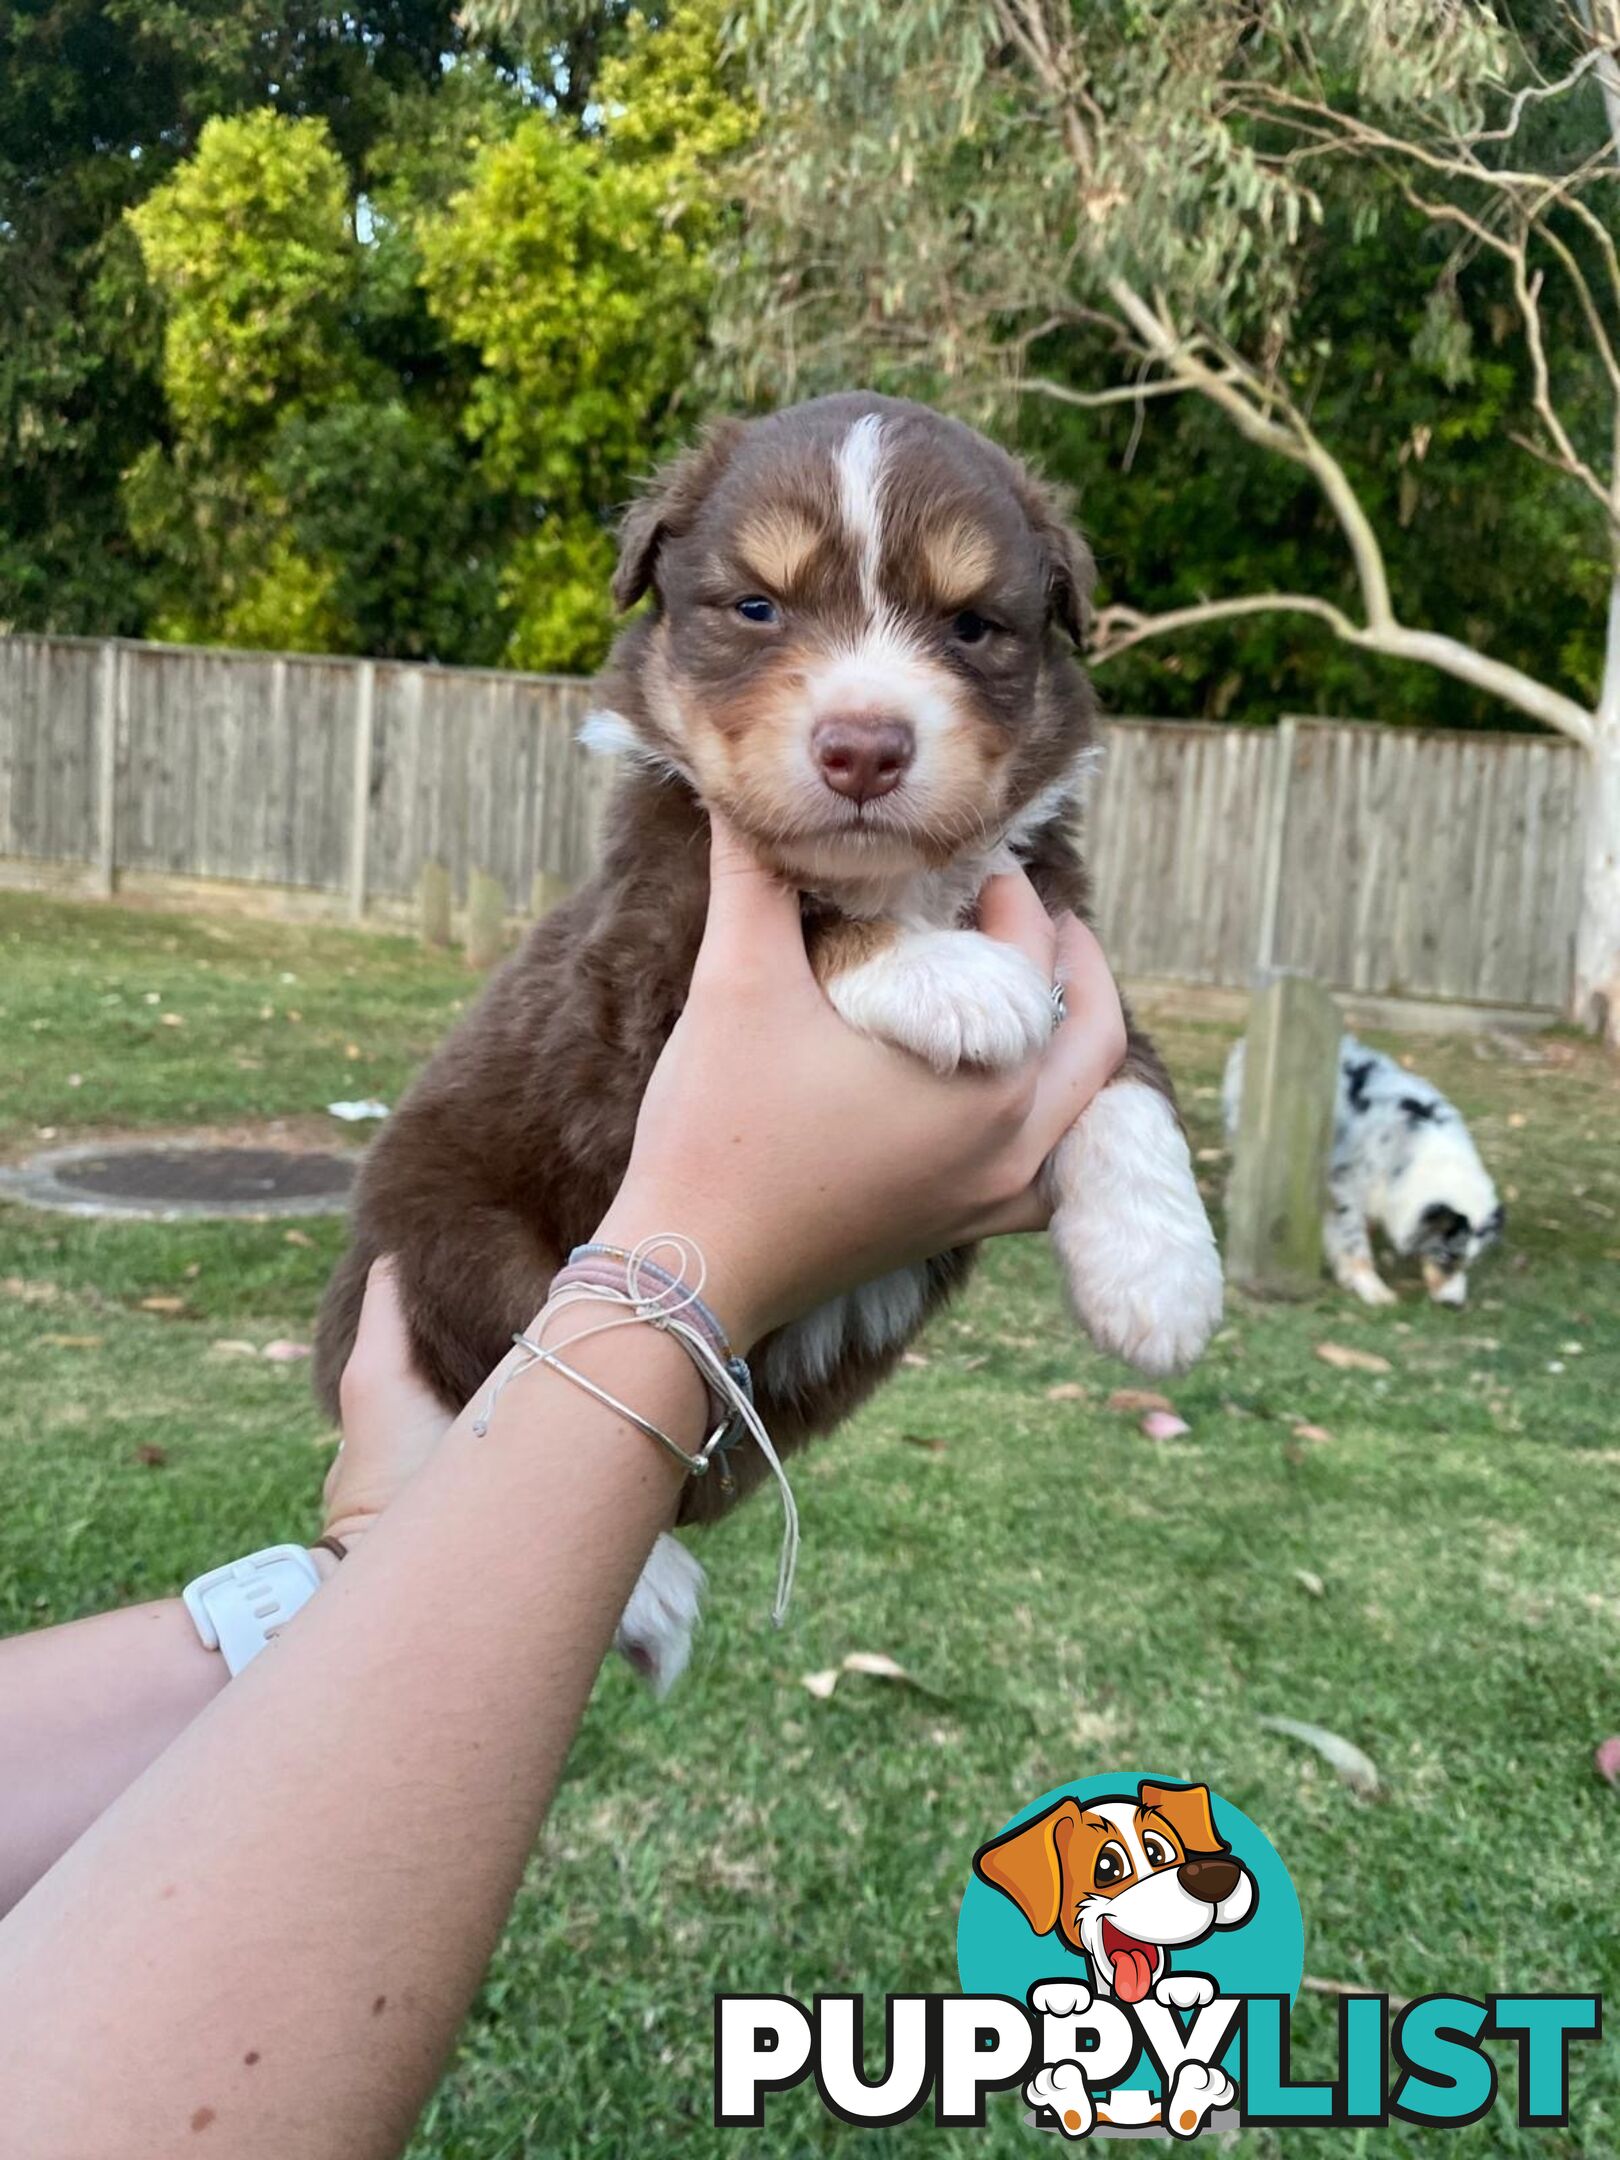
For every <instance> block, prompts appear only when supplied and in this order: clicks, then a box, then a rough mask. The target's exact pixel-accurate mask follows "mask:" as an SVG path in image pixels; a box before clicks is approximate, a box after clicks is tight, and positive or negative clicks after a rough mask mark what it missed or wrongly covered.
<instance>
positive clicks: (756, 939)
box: [698, 810, 810, 974]
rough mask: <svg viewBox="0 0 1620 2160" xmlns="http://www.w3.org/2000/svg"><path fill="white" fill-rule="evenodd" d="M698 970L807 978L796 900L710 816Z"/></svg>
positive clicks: (717, 816)
mask: <svg viewBox="0 0 1620 2160" xmlns="http://www.w3.org/2000/svg"><path fill="white" fill-rule="evenodd" d="M698 966H699V968H702V969H705V970H706V969H709V968H722V969H726V970H728V971H736V970H739V969H741V968H743V967H749V968H754V969H758V968H770V969H773V970H774V969H795V968H796V969H799V970H802V971H803V972H805V973H806V974H808V972H809V966H810V963H809V961H808V959H807V958H806V957H805V950H804V925H803V921H802V919H801V917H800V913H799V895H798V893H797V892H796V891H795V890H794V888H793V887H792V886H791V885H787V884H784V883H783V881H782V879H781V878H779V877H778V876H777V875H776V873H775V872H774V871H773V870H767V869H766V867H765V865H764V864H763V863H762V862H761V861H760V860H759V858H758V856H757V855H756V854H755V853H754V851H753V849H752V848H751V847H750V846H749V844H748V842H747V841H746V840H745V839H744V838H743V836H742V834H741V833H739V832H738V830H737V828H736V826H735V825H733V824H732V823H731V822H730V820H729V819H727V818H726V817H724V816H722V815H721V813H720V812H719V811H717V810H711V811H710V812H709V913H708V919H707V921H706V922H705V924H704V930H703V944H702V946H701V948H700V949H699V952H698Z"/></svg>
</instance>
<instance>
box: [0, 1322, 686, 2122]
mask: <svg viewBox="0 0 1620 2160" xmlns="http://www.w3.org/2000/svg"><path fill="white" fill-rule="evenodd" d="M610 1343H611V1345H612V1348H611V1352H609V1350H608V1345H609V1344H610ZM572 1354H576V1355H577V1356H578V1360H579V1362H580V1363H581V1365H582V1366H585V1367H587V1368H588V1369H589V1370H590V1371H591V1372H592V1373H593V1374H594V1375H595V1376H596V1377H598V1378H600V1379H602V1380H603V1381H604V1382H605V1384H607V1385H609V1386H610V1387H612V1388H613V1389H614V1391H615V1392H616V1393H618V1394H620V1395H622V1396H623V1398H624V1399H625V1400H626V1401H629V1402H632V1403H634V1404H635V1405H636V1407H637V1408H638V1409H640V1410H641V1411H642V1412H643V1414H644V1415H646V1416H648V1417H650V1418H652V1419H654V1420H655V1421H657V1422H660V1423H662V1424H664V1425H665V1427H666V1429H669V1430H671V1431H673V1432H674V1433H675V1434H676V1436H677V1437H678V1438H681V1439H682V1441H683V1444H688V1445H689V1444H691V1443H692V1442H693V1441H694V1440H695V1439H696V1438H697V1437H698V1436H699V1434H700V1430H701V1426H702V1419H703V1397H702V1392H701V1389H700V1388H699V1387H698V1385H697V1382H696V1380H695V1377H694V1375H693V1373H692V1371H691V1368H690V1367H689V1366H688V1365H687V1363H686V1361H685V1359H684V1356H683V1354H682V1353H681V1352H680V1350H679V1349H678V1348H676V1347H675V1346H674V1345H672V1344H670V1343H669V1342H668V1341H667V1340H665V1339H664V1338H662V1337H660V1336H658V1335H656V1334H654V1333H653V1331H651V1330H649V1329H646V1328H633V1329H631V1328H627V1329H623V1330H621V1331H618V1332H617V1333H616V1334H615V1335H614V1336H613V1337H609V1338H600V1339H599V1340H598V1341H597V1342H596V1343H594V1344H592V1345H589V1346H585V1347H584V1348H581V1349H579V1350H578V1351H577V1352H576V1353H572ZM679 1476H680V1472H679V1466H678V1465H677V1464H675V1463H674V1462H673V1461H672V1459H670V1458H669V1457H667V1456H665V1455H664V1453H663V1452H662V1451H661V1450H660V1449H659V1448H657V1447H656V1445H655V1444H654V1443H652V1442H650V1441H649V1440H648V1439H646V1437H645V1436H644V1435H642V1434H640V1433H638V1432H636V1431H634V1430H633V1429H631V1428H629V1427H627V1426H626V1425H624V1424H623V1423H622V1421H620V1420H619V1419H617V1418H616V1417H614V1416H613V1415H612V1413H610V1412H608V1411H606V1410H604V1409H602V1408H600V1407H599V1406H598V1405H597V1404H595V1403H594V1402H592V1401H591V1400H590V1399H589V1398H587V1397H586V1396H584V1395H583V1394H581V1393H578V1392H576V1391H575V1390H573V1389H572V1388H570V1386H569V1384H568V1383H567V1382H566V1381H565V1380H563V1379H561V1378H559V1377H557V1376H555V1375H553V1374H548V1373H546V1372H543V1371H539V1370H536V1371H532V1372H530V1373H528V1374H526V1375H525V1376H524V1377H523V1378H522V1379H520V1380H517V1381H515V1382H513V1383H512V1385H510V1386H509V1387H508V1388H507V1389H506V1390H505V1392H504V1393H503V1394H502V1396H501V1400H500V1404H499V1408H498V1410H497V1413H496V1416H495V1418H494V1421H493V1422H492V1424H491V1427H490V1430H489V1432H488V1434H487V1436H485V1437H484V1438H482V1439H480V1438H478V1437H477V1436H476V1435H474V1434H473V1433H472V1431H471V1427H470V1422H469V1421H468V1420H467V1419H466V1418H463V1419H462V1420H461V1421H460V1422H459V1423H458V1425H457V1427H456V1428H455V1429H454V1431H453V1432H452V1433H451V1435H450V1437H449V1439H448V1440H447V1441H446V1443H445V1445H444V1447H443V1449H442V1450H441V1452H440V1453H439V1455H438V1456H437V1457H436V1458H435V1459H434V1461H433V1462H432V1463H430V1464H429V1466H428V1467H427V1469H426V1470H424V1471H423V1472H422V1473H421V1475H420V1476H419V1478H418V1479H417V1480H416V1482H415V1483H414V1484H413V1485H412V1486H411V1488H410V1489H409V1490H408V1491H407V1493H406V1494H405V1495H404V1497H403V1498H402V1499H401V1500H400V1501H398V1502H397V1503H396V1504H395V1506H394V1507H392V1508H391V1509H390V1510H389V1512H388V1514H387V1516H386V1517H385V1518H384V1520H383V1521H382V1523H381V1524H380V1525H379V1526H378V1527H377V1529H376V1530H375V1531H373V1532H372V1533H371V1534H370V1536H369V1537H368V1539H367V1540H366V1543H365V1546H364V1548H363V1549H362V1550H360V1551H358V1552H356V1553H354V1554H353V1555H352V1556H351V1558H350V1559H349V1561H348V1562H346V1563H345V1565H344V1567H343V1569H342V1570H341V1572H340V1573H339V1575H338V1576H337V1578H336V1580H335V1581H334V1582H333V1584H332V1585H331V1586H329V1588H328V1589H326V1590H325V1591H323V1592H322V1594H321V1595H320V1596H319V1597H317V1598H315V1599H314V1600H312V1601H311V1603H310V1604H309V1606H308V1607H307V1608H306V1609H305V1610H304V1612H302V1613H301V1614H300V1615H299V1616H298V1618H297V1619H296V1620H295V1621H294V1622H293V1623H292V1625H291V1626H290V1627H289V1628H288V1629H287V1631H286V1633H285V1634H284V1635H283V1636H282V1637H281V1638H280V1639H279V1641H278V1642H277V1643H276V1644H275V1645H274V1646H273V1647H272V1648H271V1649H270V1650H269V1651H268V1652H267V1653H266V1654H265V1655H264V1656H263V1657H261V1658H260V1659H258V1660H257V1661H256V1662H255V1663H254V1664H253V1665H252V1666H251V1667H250V1668H249V1669H248V1670H247V1672H246V1673H244V1674H243V1675H242V1676H241V1678H239V1679H238V1680H237V1681H235V1682H233V1683H232V1684H231V1686H230V1687H229V1688H227V1689H225V1690H224V1692H223V1693H222V1694H221V1695H220V1696H219V1697H218V1699H217V1700H216V1701H215V1702H213V1703H212V1704H211V1705H210V1706H209V1707H208V1708H207V1709H206V1711H205V1712H204V1713H203V1714H202V1715H201V1716H199V1717H198V1718H197V1719H196V1720H195V1722H194V1723H193V1724H192V1725H191V1726H190V1728H189V1729H188V1730H187V1731H185V1732H184V1733H182V1734H181V1736H180V1737H179V1739H177V1740H176V1741H175V1742H174V1744H173V1745H172V1746H171V1747H170V1748H169V1749H168V1750H167V1752H166V1753H165V1754H164V1755H163V1756H162V1757H161V1758H160V1759H159V1760H158V1761H157V1762H156V1763H154V1764H153V1766H152V1767H151V1769H150V1770H148V1771H147V1772H146V1774H145V1775H144V1776H143V1777H141V1778H140V1779H139V1780H138V1782H137V1783H136V1784H135V1785H134V1786H132V1787H131V1789H130V1790H129V1791H128V1792H127V1793H125V1794H124V1795H123V1797H122V1798H121V1799H120V1800H118V1801H116V1802H115V1803H114V1804H113V1805H112V1806H111V1807H110V1808H109V1809H108V1810H107V1812H106V1813H105V1814H104V1815H103V1816H102V1817H101V1819H100V1821H99V1822H97V1823H96V1824H95V1825H94V1826H93V1827H92V1828H91V1829H90V1830H89V1831H88V1832H87V1833H86V1834H85V1836H84V1837H83V1838H81V1839H80V1841H79V1843H78V1844H77V1845H76V1846H75V1847H74V1849H73V1850H72V1851H71V1852H70V1853H68V1854H67V1855H66V1857H65V1858H64V1859H63V1860H62V1861H61V1862H60V1863H59V1864H58V1866H57V1867H56V1868H54V1869H53V1870H52V1872H51V1873H50V1874H49V1875H48V1876H47V1877H46V1878H45V1879H44V1880H43V1881H42V1882H41V1883H40V1884H39V1885H38V1886H37V1887H36V1889H35V1890H34V1891H33V1892H32V1893H31V1894H30V1895H29V1896H28V1897H26V1898H25V1899H24V1900H23V1902H22V1904H21V1905H19V1906H18V1908H17V1909H16V1911H15V1912H14V1914H13V1915H12V1916H11V1919H10V1920H9V1921H8V1922H7V1924H6V1926H5V1927H4V1928H3V1929H0V2090H3V2091H4V2092H5V2093H6V2094H7V2110H8V2115H9V2117H10V2130H9V2133H8V2134H9V2135H11V2136H12V2137H14V2138H15V2139H16V2140H17V2141H18V2143H19V2149H26V2150H27V2151H28V2152H29V2153H30V2154H32V2155H37V2156H38V2160H52V2156H56V2155H62V2156H64V2160H65V2156H66V2155H68V2154H79V2153H82V2152H84V2151H87V2150H93V2151H95V2152H96V2153H97V2155H98V2160H135V2156H137V2155H139V2156H146V2155H157V2154H164V2155H167V2154H168V2153H170V2152H172V2151H174V2150H175V2149H176V2148H177V2146H178V2145H179V2144H180V2143H182V2142H185V2141H186V2140H187V2133H188V2128H189V2127H190V2126H193V2125H201V2126H206V2125H208V2124H212V2123H215V2122H217V2123H218V2125H219V2128H220V2132H221V2133H222V2134H223V2136H224V2138H225V2140H226V2143H227V2144H228V2146H229V2149H230V2151H231V2153H232V2156H233V2160H255V2156H257V2155H259V2154H261V2153H262V2154H264V2155H266V2156H267V2160H268V2156H271V2155H277V2156H279V2155H280V2154H281V2153H284V2152H285V2151H287V2150H289V2149H296V2150H298V2151H299V2152H300V2154H303V2155H307V2156H309V2160H321V2156H323V2155H325V2154H328V2153H330V2154H332V2155H334V2156H336V2155H340V2154H341V2155H343V2156H344V2160H351V2156H352V2160H364V2156H367V2155H376V2156H378V2160H383V2156H387V2155H392V2154H395V2153H397V2152H398V2150H399V2149H400V2147H401V2145H402V2144H403V2142H404V2140H405V2137H406V2136H407V2134H408V2131H409V2126H410V2124H411V2123H412V2122H413V2121H414V2119H415V2116H416V2114H417V2112H418V2111H419V2109H420V2107H421V2105H422V2103H423V2101H424V2099H425V2098H426V2096H427V2094H428V2092H429V2091H430V2089H431V2086H432V2082H433V2080H434V2078H435V2076H436V2074H437V2072H438V2069H439V2067H440V2065H441V2063H442V2061H443V2058H444V2055H445V2053H446V2051H447V2049H448V2047H449V2045H450V2043H451V2041H452V2039H453V2037H454V2035H455V2032H456V2030H457V2028H458V2026H459V2024H460V2022H461V2018H462V2016H463V2014H464V2012H465V2009H466V2006H467V2003H468V2001H469V2000H470V1998H471V1995H472V1992H473V1990H474V1988H475V1987H476V1985H477V1983H478V1980H479V1978H480V1976H481V1974H482V1971H483V1968H484V1965H485V1963H486V1962H487V1959H488V1956H489V1952H490V1949H491V1947H492V1945H493V1943H494V1940H495V1938H496V1935H497V1933H498V1931H499V1929H500V1926H501V1924H502V1922H503V1920H504V1918H505V1915H506V1912H507V1909H508V1906H509V1904H510V1901H511V1897H512V1895H513V1893H514V1891H515V1888H516V1885H517V1882H518V1879H519V1876H520V1874H521V1870H522V1867H523V1864H524V1860H525V1858H526V1856H527V1854H528V1852H529V1850H530V1847H531V1845H532V1842H533V1839H534V1835H535V1832H536V1829H537V1827H538V1825H539V1823H540V1820H541V1818H542V1816H543V1813H544V1810H545V1807H546V1803H547V1801H548V1799H549V1797H550V1794H551V1792H552V1790H553V1788H554V1786H555V1783H556V1780H557V1776H558V1773H559V1771H560V1768H561V1765H562V1762H563V1758H564V1756H565V1754H566V1752H567V1749H568V1745H569V1743H570V1741H571V1739H572V1736H573V1732H574V1729H575V1726H576V1723H577V1721H578V1717H579V1715H580V1712H581V1710H582V1708H583V1705H584V1702H585V1699H586V1697H587V1695H588V1693H589V1690H590V1686H591V1682H592V1679H593V1677H594V1675H595V1672H596V1669H597V1666H598V1664H599V1663H600V1660H601V1657H602V1654H603V1652H604V1651H605V1649H606V1647H607V1644H608V1642H609V1640H610V1638H611V1635H612V1630H613V1626H614V1622H615V1620H616V1618H617V1615H618V1613H619V1611H620V1609H621V1608H622V1606H623V1603H624V1600H625V1598H626V1596H627V1594H628V1592H629V1589H630V1587H631V1584H632V1583H633V1582H634V1579H635V1576H636V1574H637V1572H638V1571H639V1569H640V1567H641V1565H642V1563H643V1561H644V1560H645V1558H646V1554H647V1551H648V1549H649V1547H650V1546H651V1543H652V1540H653V1538H654V1537H655V1536H656V1534H657V1532H658V1531H659V1530H660V1529H661V1528H662V1527H664V1526H665V1524H666V1523H667V1522H668V1520H669V1518H670V1516H671V1514H672V1512H673V1508H674V1502H675V1497H676V1493H677V1491H678V1486H679Z"/></svg>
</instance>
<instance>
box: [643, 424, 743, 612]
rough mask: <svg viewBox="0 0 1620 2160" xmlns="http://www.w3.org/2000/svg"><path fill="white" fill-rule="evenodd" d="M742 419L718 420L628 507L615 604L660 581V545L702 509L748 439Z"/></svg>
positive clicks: (658, 473)
mask: <svg viewBox="0 0 1620 2160" xmlns="http://www.w3.org/2000/svg"><path fill="white" fill-rule="evenodd" d="M743 432H744V423H743V422H742V421H741V420H717V421H716V422H715V423H714V425H713V426H712V427H711V428H709V430H708V431H707V432H706V434H705V435H704V436H703V438H702V440H701V441H700V442H699V443H697V444H696V445H695V446H694V447H693V448H692V449H690V450H683V451H682V453H681V455H680V456H679V457H678V458H672V459H671V460H670V462H669V464H667V465H666V466H664V468H663V469H662V471H660V472H657V473H654V475H653V477H652V479H651V480H650V481H649V482H648V484H647V487H646V489H645V491H644V492H643V493H642V494H641V495H639V496H638V497H637V498H636V500H635V501H634V502H633V503H632V504H631V505H630V508H629V509H628V510H627V511H626V512H625V516H624V522H623V523H622V524H621V525H620V527H619V567H618V568H617V569H616V570H615V571H614V573H613V604H614V606H615V607H617V608H627V607H634V606H635V604H636V602H637V601H638V600H639V599H640V598H641V596H642V594H643V593H644V592H646V591H648V590H649V588H651V587H653V586H655V585H656V584H657V582H658V551H659V549H660V548H661V547H662V546H663V544H664V542H665V541H666V540H668V539H671V538H674V537H675V536H677V535H679V534H680V533H682V532H684V531H685V530H686V528H687V527H688V526H689V525H690V524H691V522H692V519H693V518H694V517H695V516H696V515H697V512H698V509H699V507H700V506H701V504H702V501H703V498H704V496H705V495H707V494H708V492H709V490H710V488H712V487H713V486H714V483H715V482H716V480H718V479H719V477H720V475H721V473H722V472H724V470H725V468H726V466H727V465H728V464H729V463H730V460H731V454H732V452H733V451H734V450H735V449H736V447H737V445H738V443H739V442H740V441H741V440H742V436H743Z"/></svg>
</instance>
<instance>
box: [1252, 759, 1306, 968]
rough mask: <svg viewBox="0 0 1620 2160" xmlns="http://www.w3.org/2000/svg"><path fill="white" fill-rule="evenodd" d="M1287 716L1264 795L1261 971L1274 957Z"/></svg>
mask: <svg viewBox="0 0 1620 2160" xmlns="http://www.w3.org/2000/svg"><path fill="white" fill-rule="evenodd" d="M1295 733H1296V730H1295V726H1294V722H1293V720H1292V719H1291V718H1285V719H1282V720H1280V721H1279V722H1278V723H1277V735H1276V743H1277V748H1276V752H1275V762H1274V765H1273V768H1272V774H1271V789H1270V793H1269V795H1268V796H1267V799H1266V823H1265V831H1264V834H1263V836H1262V837H1263V840H1264V846H1263V849H1262V851H1261V856H1260V864H1261V868H1260V924H1259V933H1258V936H1257V938H1256V942H1255V955H1254V964H1255V967H1256V968H1257V969H1258V971H1259V972H1260V973H1261V974H1262V975H1265V974H1267V973H1269V972H1270V970H1271V969H1272V968H1273V967H1274V966H1275V965H1276V961H1277V916H1278V913H1279V910H1280V908H1281V905H1282V876H1283V848H1284V843H1285V841H1286V839H1287V834H1288V790H1289V785H1290V783H1291V781H1292V779H1293V774H1294V736H1295Z"/></svg>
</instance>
